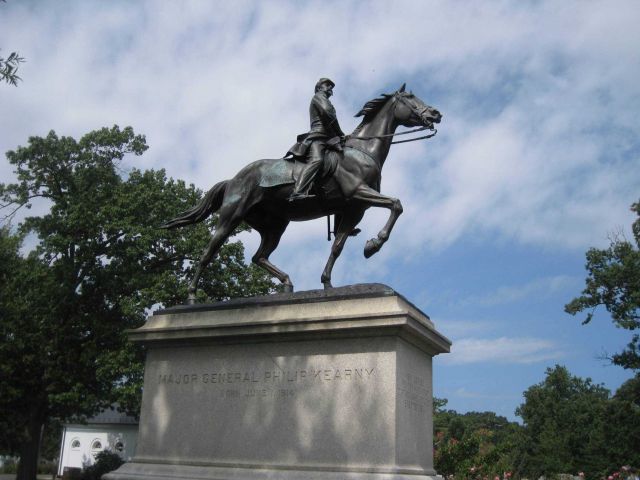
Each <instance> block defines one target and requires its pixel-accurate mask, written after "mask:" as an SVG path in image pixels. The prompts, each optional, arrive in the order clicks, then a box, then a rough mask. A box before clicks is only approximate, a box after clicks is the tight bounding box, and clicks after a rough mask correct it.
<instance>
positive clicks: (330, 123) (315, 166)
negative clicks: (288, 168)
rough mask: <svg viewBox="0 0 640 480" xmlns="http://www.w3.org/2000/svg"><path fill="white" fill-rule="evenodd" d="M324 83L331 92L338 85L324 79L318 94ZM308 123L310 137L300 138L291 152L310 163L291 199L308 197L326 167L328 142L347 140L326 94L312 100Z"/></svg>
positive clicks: (316, 95)
mask: <svg viewBox="0 0 640 480" xmlns="http://www.w3.org/2000/svg"><path fill="white" fill-rule="evenodd" d="M323 83H327V84H329V85H331V87H332V88H333V86H334V85H335V84H334V83H333V82H332V81H331V80H329V79H328V78H321V79H320V80H319V81H318V83H317V84H316V90H317V89H318V87H319V86H320V85H322V84H323ZM309 119H310V122H311V129H310V130H309V133H307V134H303V135H300V136H299V137H298V143H296V144H295V145H294V146H293V147H292V148H291V149H289V152H288V153H289V154H292V155H294V156H296V157H305V156H306V155H307V154H308V155H309V161H308V162H307V165H306V166H305V168H304V170H303V171H302V173H301V174H300V178H299V179H298V181H297V182H296V186H295V189H294V191H293V194H292V196H297V195H301V194H306V193H308V190H309V188H310V187H311V185H312V183H313V181H314V180H315V178H316V176H317V175H318V172H319V171H320V169H321V167H322V165H323V161H324V154H325V150H326V149H327V142H328V141H329V140H331V139H332V138H335V137H343V136H344V133H343V132H342V129H341V128H340V124H339V123H338V118H337V115H336V110H335V108H334V107H333V105H332V104H331V102H330V101H329V97H328V95H327V93H326V92H325V91H323V90H317V91H316V93H315V95H314V96H313V98H312V99H311V104H310V105H309Z"/></svg>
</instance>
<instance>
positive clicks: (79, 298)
mask: <svg viewBox="0 0 640 480" xmlns="http://www.w3.org/2000/svg"><path fill="white" fill-rule="evenodd" d="M146 149H147V146H146V142H145V138H144V137H143V136H140V135H135V134H134V132H133V130H132V129H131V128H130V127H127V128H125V129H120V128H119V127H117V126H114V127H113V128H110V129H109V128H103V129H101V130H97V131H93V132H90V133H88V134H87V135H85V136H83V137H82V138H81V139H80V140H79V141H76V140H74V139H73V138H69V137H58V136H57V135H56V134H55V133H54V132H51V133H49V135H47V136H46V137H31V138H29V143H28V145H27V146H26V147H19V148H17V149H16V150H15V151H10V152H8V153H7V158H8V160H9V162H10V163H11V164H12V165H14V167H15V173H16V175H17V182H16V183H13V184H8V185H4V184H0V202H1V203H2V206H1V207H2V209H3V210H4V212H6V214H5V216H6V217H9V218H11V217H12V216H13V215H14V214H15V212H16V211H17V210H18V209H20V208H29V206H30V205H31V203H32V202H33V201H35V199H38V201H40V202H46V204H47V205H48V206H49V207H50V209H49V211H48V212H46V213H45V214H43V215H38V216H31V217H28V218H26V219H25V220H24V222H22V223H21V224H20V225H19V228H18V233H17V235H12V234H11V233H10V232H9V231H8V230H7V229H6V228H5V229H3V230H2V235H1V236H0V255H1V256H2V257H3V258H2V260H3V261H2V263H0V275H2V280H3V281H2V282H0V313H1V316H0V374H1V376H0V411H2V412H3V414H2V415H1V416H0V417H1V420H0V422H2V424H1V425H0V427H2V437H0V440H1V443H0V448H1V449H2V450H3V451H4V452H5V453H17V454H18V455H19V456H20V465H19V468H18V480H33V479H34V478H35V473H36V467H37V458H38V449H39V441H40V437H41V432H42V428H43V426H44V425H46V424H47V423H48V422H49V420H50V419H52V418H55V419H59V420H65V419H68V418H70V417H75V416H78V415H91V414H94V413H96V412H97V411H98V410H99V409H101V408H103V407H105V406H107V405H109V404H111V403H112V402H114V401H118V402H119V403H120V405H121V406H122V407H123V408H125V409H126V410H128V411H129V412H136V410H137V408H138V402H139V398H140V389H141V383H142V382H141V377H142V368H141V358H142V355H141V351H140V350H139V349H137V348H134V347H133V346H132V345H131V344H130V343H129V342H128V341H127V339H126V335H125V330H126V329H128V328H135V327H138V326H140V325H141V324H142V323H143V322H144V319H145V312H146V311H148V309H149V308H151V307H152V306H153V305H156V304H162V305H164V306H170V305H174V304H177V303H180V302H182V300H183V299H184V298H186V293H187V279H188V278H190V276H191V274H192V268H193V263H194V261H196V260H197V259H198V258H199V256H200V253H201V251H202V249H203V248H204V246H205V245H206V243H207V241H208V238H209V232H208V229H207V225H204V224H200V225H196V226H193V227H190V228H186V229H180V230H179V231H171V232H170V231H166V230H160V229H158V228H157V226H158V225H161V224H162V223H163V222H165V221H166V220H167V219H169V218H173V217H174V216H176V214H177V213H179V212H181V211H184V210H185V209H187V208H188V207H190V206H191V205H193V204H194V203H195V202H196V201H197V200H198V199H199V198H200V197H201V192H199V191H198V190H196V189H195V188H194V187H193V186H186V185H185V184H184V183H183V182H180V181H173V180H168V179H167V178H166V176H165V173H164V172H163V171H145V172H141V171H138V170H132V171H131V172H129V173H128V174H125V173H124V172H123V171H122V170H121V169H120V166H119V165H120V161H121V160H122V159H123V158H124V157H125V156H126V155H129V154H133V155H141V154H142V153H143V152H144V151H145V150H146ZM214 223H215V220H211V221H210V222H209V225H208V226H209V227H211V226H212V225H213V224H214ZM25 235H30V238H36V239H37V245H36V247H35V248H34V250H33V251H32V252H31V253H30V254H29V255H28V256H27V257H22V256H21V255H20V254H19V248H20V245H21V240H22V238H23V237H24V236H25ZM203 284H204V288H203V289H202V290H203V291H202V293H201V294H200V299H201V300H206V299H207V298H210V299H223V298H229V297H232V296H250V295H256V294H259V293H267V292H268V291H270V290H272V289H273V288H274V287H273V283H272V282H271V279H270V278H269V277H268V276H266V275H265V274H264V273H262V271H261V270H259V269H257V268H256V267H254V266H249V267H247V266H246V265H245V263H244V250H243V248H242V245H241V244H240V243H239V242H236V243H229V244H228V245H226V246H225V247H224V248H223V250H222V251H221V253H220V255H219V256H218V258H217V259H216V262H215V263H214V264H212V266H211V268H209V269H208V270H207V272H206V274H205V276H204V277H203Z"/></svg>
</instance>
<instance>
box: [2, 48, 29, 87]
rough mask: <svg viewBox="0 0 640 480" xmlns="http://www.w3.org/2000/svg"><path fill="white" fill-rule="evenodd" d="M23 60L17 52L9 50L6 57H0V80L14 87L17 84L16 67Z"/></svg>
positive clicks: (18, 78)
mask: <svg viewBox="0 0 640 480" xmlns="http://www.w3.org/2000/svg"><path fill="white" fill-rule="evenodd" d="M23 62H24V58H22V57H21V56H20V55H19V54H18V52H11V53H10V54H9V56H8V57H7V58H3V57H0V81H4V82H7V83H8V84H10V85H13V86H15V87H17V86H18V80H22V79H21V78H20V77H19V76H18V67H19V66H20V64H21V63H23Z"/></svg>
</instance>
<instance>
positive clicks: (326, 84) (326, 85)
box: [315, 78, 336, 96]
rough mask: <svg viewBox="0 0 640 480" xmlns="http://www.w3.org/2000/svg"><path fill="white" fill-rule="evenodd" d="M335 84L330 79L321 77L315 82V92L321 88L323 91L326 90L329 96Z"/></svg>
mask: <svg viewBox="0 0 640 480" xmlns="http://www.w3.org/2000/svg"><path fill="white" fill-rule="evenodd" d="M335 86H336V84H335V83H333V82H332V81H331V80H330V79H328V78H321V79H320V80H318V83H316V90H315V91H316V93H318V92H319V91H320V90H323V91H325V92H327V93H328V94H329V96H331V94H332V93H333V87H335Z"/></svg>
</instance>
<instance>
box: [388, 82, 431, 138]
mask: <svg viewBox="0 0 640 480" xmlns="http://www.w3.org/2000/svg"><path fill="white" fill-rule="evenodd" d="M393 98H394V100H395V102H396V105H395V112H394V115H395V118H396V120H397V121H398V123H399V124H400V125H403V126H405V127H428V128H431V129H433V124H434V123H440V120H441V119H442V114H441V113H440V112H439V111H438V110H436V109H435V108H433V107H430V106H429V105H427V104H426V103H424V102H423V101H422V100H421V99H420V98H418V97H416V96H415V95H414V94H413V93H411V92H405V85H402V87H400V89H399V90H398V91H397V92H395V93H394V94H393Z"/></svg>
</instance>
